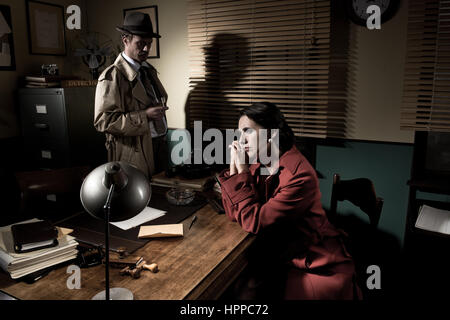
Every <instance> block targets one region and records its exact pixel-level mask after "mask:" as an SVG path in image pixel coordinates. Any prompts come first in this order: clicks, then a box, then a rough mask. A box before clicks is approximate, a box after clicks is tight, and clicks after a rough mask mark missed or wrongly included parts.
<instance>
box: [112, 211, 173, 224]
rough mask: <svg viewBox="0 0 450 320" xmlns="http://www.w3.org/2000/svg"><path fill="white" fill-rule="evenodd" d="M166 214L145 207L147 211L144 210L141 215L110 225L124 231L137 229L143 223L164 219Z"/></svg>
mask: <svg viewBox="0 0 450 320" xmlns="http://www.w3.org/2000/svg"><path fill="white" fill-rule="evenodd" d="M165 214H166V211H162V210H158V209H155V208H151V207H145V209H144V210H142V211H141V213H139V214H138V215H137V216H134V217H133V218H131V219H128V220H123V221H118V222H110V223H111V224H112V225H115V226H116V227H118V228H120V229H122V230H128V229H131V228H134V227H137V226H139V225H141V224H143V223H146V222H148V221H151V220H154V219H156V218H159V217H162V216H163V215H165Z"/></svg>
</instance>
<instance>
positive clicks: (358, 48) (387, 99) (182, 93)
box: [87, 0, 413, 143]
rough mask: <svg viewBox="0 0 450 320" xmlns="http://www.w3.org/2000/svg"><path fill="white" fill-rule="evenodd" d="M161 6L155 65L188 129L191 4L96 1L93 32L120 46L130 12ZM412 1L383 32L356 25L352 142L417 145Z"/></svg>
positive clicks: (178, 119) (174, 113)
mask: <svg viewBox="0 0 450 320" xmlns="http://www.w3.org/2000/svg"><path fill="white" fill-rule="evenodd" d="M148 5H157V6H158V15H159V30H160V33H161V35H162V38H161V39H160V49H161V58H160V59H153V60H152V61H151V62H152V64H153V65H154V66H155V67H156V68H157V69H158V71H159V72H160V77H161V80H162V82H163V84H164V85H165V87H166V88H167V91H168V93H169V101H168V105H169V107H170V110H169V112H168V121H169V126H170V127H173V128H181V127H184V126H185V123H184V121H185V114H184V104H185V101H186V97H187V94H188V92H189V88H188V77H189V69H188V68H189V52H188V39H187V36H188V35H187V22H186V14H187V9H188V8H187V1H185V0H166V1H161V0H155V1H151V2H148V1H138V0H131V1H127V2H121V1H106V0H98V1H90V2H88V3H87V12H88V13H89V15H95V14H96V13H97V12H102V19H93V18H92V17H91V19H89V16H88V20H89V23H88V25H89V28H90V30H92V31H99V32H103V33H106V34H108V35H110V36H111V37H113V38H114V39H115V40H116V41H118V40H119V39H118V32H117V31H115V26H116V25H119V24H121V22H122V19H123V16H122V14H123V13H122V10H123V9H124V8H134V7H142V6H148ZM407 5H408V1H407V0H403V1H401V5H400V7H399V10H398V12H397V14H396V15H395V16H394V18H393V19H392V20H390V21H388V22H386V23H385V24H383V25H382V28H381V30H372V31H370V30H368V29H367V28H365V27H360V26H356V25H354V24H352V25H351V33H352V34H353V35H354V36H353V38H352V44H351V46H352V50H353V52H354V57H355V59H354V60H353V62H352V63H353V65H352V70H353V72H354V74H353V77H352V82H351V84H350V95H351V100H352V104H353V105H354V106H355V109H354V115H353V117H352V119H351V128H350V132H349V136H348V138H350V139H358V140H373V141H387V142H406V143H411V142H413V133H412V132H410V131H400V106H401V100H402V90H403V67H404V62H405V54H406V27H407V18H408V12H407Z"/></svg>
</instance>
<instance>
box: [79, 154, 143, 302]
mask: <svg viewBox="0 0 450 320" xmlns="http://www.w3.org/2000/svg"><path fill="white" fill-rule="evenodd" d="M150 197H151V188H150V184H149V182H148V180H147V178H146V177H145V175H144V174H143V173H142V172H141V171H140V170H138V169H137V168H135V167H133V166H131V165H129V164H127V163H125V162H108V163H106V164H103V165H101V166H99V167H97V168H95V169H94V170H92V171H91V173H89V174H88V176H87V177H86V179H85V180H84V181H83V185H82V186H81V191H80V198H81V203H82V204H83V207H84V209H85V210H86V211H87V212H88V213H89V214H90V215H91V216H93V217H94V218H97V219H102V220H104V221H105V280H106V283H105V290H104V291H101V292H99V293H98V294H96V295H95V296H94V297H93V298H92V300H103V299H106V300H132V299H133V293H131V291H130V290H128V289H125V288H111V290H110V288H109V222H110V221H112V222H115V221H121V220H127V219H130V218H132V217H134V216H135V215H137V214H138V213H139V212H141V211H142V210H144V208H145V207H146V206H147V204H148V203H149V201H150Z"/></svg>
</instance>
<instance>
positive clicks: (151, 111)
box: [145, 106, 169, 120]
mask: <svg viewBox="0 0 450 320" xmlns="http://www.w3.org/2000/svg"><path fill="white" fill-rule="evenodd" d="M167 109H169V108H168V107H166V106H156V107H150V108H147V109H146V110H145V113H146V114H147V118H148V119H149V120H157V119H161V118H162V117H163V116H164V115H165V112H166V110H167Z"/></svg>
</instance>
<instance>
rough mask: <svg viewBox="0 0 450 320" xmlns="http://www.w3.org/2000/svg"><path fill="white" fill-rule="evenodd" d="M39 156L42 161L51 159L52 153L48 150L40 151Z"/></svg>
mask: <svg viewBox="0 0 450 320" xmlns="http://www.w3.org/2000/svg"><path fill="white" fill-rule="evenodd" d="M41 156H42V158H43V159H51V158H52V152H51V151H48V150H41Z"/></svg>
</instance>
